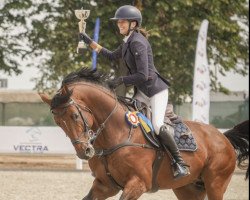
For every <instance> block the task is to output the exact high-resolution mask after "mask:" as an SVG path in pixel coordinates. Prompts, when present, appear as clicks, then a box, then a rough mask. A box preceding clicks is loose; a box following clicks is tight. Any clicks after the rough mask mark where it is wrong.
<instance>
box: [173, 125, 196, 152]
mask: <svg viewBox="0 0 250 200" xmlns="http://www.w3.org/2000/svg"><path fill="white" fill-rule="evenodd" d="M174 139H175V142H176V144H177V146H178V149H179V150H182V151H196V150H197V144H196V141H195V139H194V137H193V134H192V133H191V131H190V129H189V128H188V126H187V125H186V124H184V123H183V122H180V123H177V124H174Z"/></svg>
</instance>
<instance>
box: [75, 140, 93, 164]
mask: <svg viewBox="0 0 250 200" xmlns="http://www.w3.org/2000/svg"><path fill="white" fill-rule="evenodd" d="M82 150H83V151H81V152H77V156H78V157H79V158H80V159H84V160H89V159H90V158H92V157H93V156H94V155H95V149H94V147H93V146H92V145H90V144H89V145H88V146H87V147H86V148H83V149H82Z"/></svg>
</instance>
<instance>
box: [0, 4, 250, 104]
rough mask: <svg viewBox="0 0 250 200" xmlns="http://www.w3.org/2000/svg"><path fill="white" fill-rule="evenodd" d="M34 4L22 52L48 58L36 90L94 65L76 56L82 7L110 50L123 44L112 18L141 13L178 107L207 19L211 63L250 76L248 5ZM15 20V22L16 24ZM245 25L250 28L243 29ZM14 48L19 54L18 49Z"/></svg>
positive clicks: (188, 91) (103, 64) (104, 65)
mask: <svg viewBox="0 0 250 200" xmlns="http://www.w3.org/2000/svg"><path fill="white" fill-rule="evenodd" d="M6 1H7V0H6ZM9 1H10V0H9ZM34 2H35V1H33V2H32V6H31V5H30V4H29V6H28V8H30V7H32V9H31V10H32V12H28V13H26V14H27V15H28V16H29V17H28V18H29V19H31V20H32V29H29V30H27V32H25V36H26V37H27V38H28V41H29V42H30V44H29V48H30V51H28V52H27V51H24V52H23V55H24V56H28V55H29V56H30V55H32V56H37V55H43V54H45V53H46V54H47V55H48V58H47V59H45V60H44V62H42V63H38V64H37V67H38V68H39V69H40V70H41V72H42V77H41V79H40V80H39V82H38V85H37V86H38V87H42V88H45V86H47V87H55V86H56V85H57V84H58V82H60V80H61V79H62V77H63V76H65V75H66V74H68V73H69V72H71V71H73V70H75V69H77V68H79V67H80V66H83V65H85V66H90V65H91V51H89V50H88V51H87V50H86V52H84V55H79V54H77V53H76V46H77V42H78V33H77V31H78V27H77V26H78V19H77V18H76V17H75V15H74V10H75V9H79V8H81V7H83V8H84V9H90V10H91V13H90V17H89V18H88V19H87V30H86V32H87V33H88V34H89V35H93V31H92V30H93V29H94V22H95V19H96V17H100V19H101V28H100V30H101V31H100V37H99V43H100V44H101V45H103V46H105V47H106V48H108V49H111V50H112V49H115V48H116V47H117V46H118V44H119V43H120V42H121V41H122V37H121V36H120V35H119V34H118V32H117V31H116V27H115V25H114V24H112V22H110V21H109V20H108V19H109V18H111V17H113V15H114V13H115V10H116V9H117V8H118V7H119V6H122V5H124V4H131V3H134V4H135V5H136V6H138V7H139V8H140V9H141V11H142V14H143V23H142V24H143V26H145V27H146V28H147V29H148V30H149V32H150V34H151V37H150V38H149V40H150V43H151V44H152V48H153V51H154V60H155V65H156V67H157V69H158V70H159V71H160V72H161V73H162V74H163V75H164V76H165V77H166V78H168V79H169V80H170V81H171V82H172V87H171V89H170V100H171V101H172V102H173V103H180V102H182V101H184V99H185V98H186V97H187V96H191V95H192V84H193V67H194V56H195V48H196V39H197V35H198V30H199V27H200V24H201V22H202V20H203V19H208V20H209V30H208V44H207V46H208V58H209V64H213V65H214V66H215V67H216V68H217V71H218V72H219V73H221V74H225V72H227V71H231V70H233V71H235V72H236V73H239V74H241V75H246V74H247V73H248V63H249V57H248V53H249V46H248V40H249V39H248V27H249V15H248V10H249V8H248V2H247V0H234V1H233V0H213V1H204V0H182V1H165V0H158V1H150V0H144V1H142V0H137V1H131V0H130V1H128V0H127V1H122V2H121V1H114V0H103V1H93V0H92V1H91V0H89V1H87V0H83V1H77V0H73V1H66V0H57V2H55V3H51V2H48V3H34ZM15 4H18V3H17V2H15V1H13V2H12V6H13V7H14V5H15ZM20 4H21V3H20ZM7 5H8V4H4V6H3V8H2V9H1V10H4V9H5V10H6V6H7ZM13 7H11V9H13ZM21 8H23V7H20V10H21ZM7 10H8V9H7ZM17 10H19V8H17ZM39 15H41V16H42V17H40V18H39V19H38V18H37V17H36V16H39ZM23 19H25V17H23ZM4 20H9V16H7V15H6V16H4ZM11 20H13V21H15V22H16V20H17V19H16V18H14V19H11ZM239 23H241V24H242V25H243V26H242V25H241V24H239ZM244 26H246V27H247V28H246V29H244ZM10 48H12V49H13V50H14V49H16V47H15V46H11V47H10ZM4 51H5V49H3V50H0V52H4ZM17 52H18V51H17ZM1 59H2V60H3V58H0V60H1ZM2 60H1V61H0V62H1V63H2ZM98 63H99V64H98V68H99V69H102V70H105V71H110V69H111V68H112V69H114V70H115V72H116V73H117V74H121V73H124V72H121V71H120V70H121V68H120V67H119V65H120V63H119V62H114V63H110V62H109V61H108V60H106V59H105V58H102V57H100V56H99V57H98ZM10 66H13V65H9V67H10ZM1 67H2V66H1ZM7 67H8V66H7ZM5 68H6V67H5ZM17 69H18V68H17ZM123 69H124V68H123ZM5 71H6V70H5ZM211 80H212V89H213V90H220V91H221V90H223V91H226V90H225V88H224V87H223V86H222V85H221V84H220V83H219V82H218V80H217V79H216V73H215V72H214V71H212V70H211ZM48 83H50V85H48Z"/></svg>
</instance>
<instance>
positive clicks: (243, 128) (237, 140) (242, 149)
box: [224, 120, 249, 179]
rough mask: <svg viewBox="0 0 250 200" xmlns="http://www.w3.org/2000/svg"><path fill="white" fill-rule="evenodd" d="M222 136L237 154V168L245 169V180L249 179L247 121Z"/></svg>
mask: <svg viewBox="0 0 250 200" xmlns="http://www.w3.org/2000/svg"><path fill="white" fill-rule="evenodd" d="M224 135H225V136H226V137H227V138H228V140H229V141H230V142H231V144H232V145H233V147H234V149H235V151H236V153H237V166H238V167H239V168H240V169H246V168H247V172H246V179H247V178H248V177H249V161H248V164H247V163H246V162H245V161H246V160H247V159H249V120H247V121H244V122H242V123H240V124H238V125H236V126H234V127H233V128H232V129H230V130H228V131H226V132H225V133H224Z"/></svg>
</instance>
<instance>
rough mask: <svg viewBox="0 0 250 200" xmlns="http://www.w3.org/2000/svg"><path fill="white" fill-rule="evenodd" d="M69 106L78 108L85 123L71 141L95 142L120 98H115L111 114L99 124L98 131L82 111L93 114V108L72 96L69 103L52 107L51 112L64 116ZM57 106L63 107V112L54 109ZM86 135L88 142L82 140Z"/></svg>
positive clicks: (77, 142)
mask: <svg viewBox="0 0 250 200" xmlns="http://www.w3.org/2000/svg"><path fill="white" fill-rule="evenodd" d="M69 106H75V107H76V109H77V111H78V114H79V115H80V117H81V120H82V122H83V125H84V130H83V132H82V133H81V134H80V135H79V137H78V138H76V139H71V143H72V144H73V145H76V144H81V143H87V144H93V143H94V142H95V140H96V139H97V137H98V136H99V135H100V134H101V132H102V130H103V129H104V128H105V126H106V123H107V122H108V120H109V118H110V117H111V116H112V115H113V114H114V113H115V112H116V110H117V107H118V99H117V98H115V107H114V108H113V110H112V111H111V112H110V114H109V115H108V116H107V118H106V119H105V120H104V122H103V123H101V124H100V125H99V127H98V129H97V130H96V131H94V130H92V129H91V127H90V126H89V123H88V120H87V118H86V117H85V116H84V115H83V113H82V111H86V112H88V113H90V114H91V115H93V112H92V110H91V109H90V108H88V107H87V106H80V105H79V104H78V103H76V102H75V101H74V100H73V99H72V98H70V99H69V101H68V102H67V103H65V104H63V105H60V106H57V107H52V108H51V109H50V110H51V113H52V114H53V115H56V116H62V115H64V114H65V113H66V111H67V108H68V107H69ZM55 108H61V109H63V110H62V111H61V112H55V111H54V110H53V109H55ZM85 135H87V136H88V138H89V140H88V142H84V141H82V140H81V138H82V137H83V136H85Z"/></svg>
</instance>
